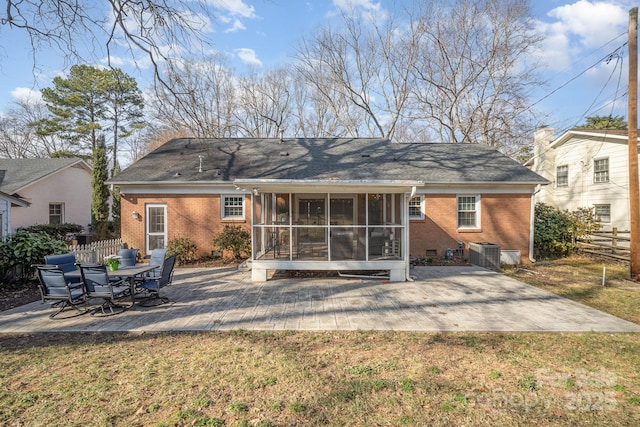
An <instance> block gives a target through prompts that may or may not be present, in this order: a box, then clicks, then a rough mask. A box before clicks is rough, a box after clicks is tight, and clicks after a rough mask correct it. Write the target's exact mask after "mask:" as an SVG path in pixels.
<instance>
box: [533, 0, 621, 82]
mask: <svg viewBox="0 0 640 427" xmlns="http://www.w3.org/2000/svg"><path fill="white" fill-rule="evenodd" d="M547 16H548V18H549V19H547V20H545V21H538V22H537V25H536V30H537V31H538V32H539V33H541V34H543V35H544V40H543V42H542V45H541V46H540V51H539V52H538V55H539V57H540V58H541V59H542V61H543V62H544V65H545V66H546V67H547V68H548V69H550V70H556V71H566V70H569V69H570V68H572V66H575V65H576V62H580V61H583V64H582V65H583V66H585V67H587V66H588V65H591V64H592V63H593V62H592V61H594V60H597V57H600V58H602V57H604V55H605V54H606V53H607V51H608V50H613V48H615V47H617V46H619V45H620V44H621V43H623V42H624V41H625V39H617V40H616V41H615V42H614V44H612V45H608V46H605V45H606V44H607V43H608V42H611V41H612V40H614V39H616V37H618V36H620V35H622V34H625V33H626V28H627V22H628V12H627V11H626V9H625V8H624V6H622V5H620V4H616V3H614V2H609V3H605V2H602V1H590V0H578V1H576V2H574V3H569V4H566V5H563V6H559V7H556V8H554V9H551V10H550V11H549V12H548V13H547ZM603 46H604V47H603ZM600 48H602V49H604V50H597V49H600ZM594 49H595V50H594ZM588 55H594V56H592V57H590V58H588V59H587V56H588ZM585 61H586V62H585Z"/></svg>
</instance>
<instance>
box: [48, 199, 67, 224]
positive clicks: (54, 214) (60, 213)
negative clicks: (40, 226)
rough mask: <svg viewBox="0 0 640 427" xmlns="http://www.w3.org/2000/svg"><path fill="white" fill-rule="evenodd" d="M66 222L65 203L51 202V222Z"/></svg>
mask: <svg viewBox="0 0 640 427" xmlns="http://www.w3.org/2000/svg"><path fill="white" fill-rule="evenodd" d="M63 222H64V205H63V204H62V203H49V224H62V223H63Z"/></svg>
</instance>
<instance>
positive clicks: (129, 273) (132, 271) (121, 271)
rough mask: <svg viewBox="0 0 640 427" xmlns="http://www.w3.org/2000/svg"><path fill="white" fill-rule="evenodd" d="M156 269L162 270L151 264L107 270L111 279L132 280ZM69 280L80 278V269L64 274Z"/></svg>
mask: <svg viewBox="0 0 640 427" xmlns="http://www.w3.org/2000/svg"><path fill="white" fill-rule="evenodd" d="M156 268H160V266H159V265H149V264H140V265H132V266H128V267H120V268H118V269H117V270H110V269H109V268H107V274H108V275H109V277H127V278H132V277H135V276H138V275H140V274H143V273H146V272H148V271H151V270H155V269H156ZM64 275H65V277H67V278H80V277H81V275H80V269H77V270H74V271H69V272H66V273H64Z"/></svg>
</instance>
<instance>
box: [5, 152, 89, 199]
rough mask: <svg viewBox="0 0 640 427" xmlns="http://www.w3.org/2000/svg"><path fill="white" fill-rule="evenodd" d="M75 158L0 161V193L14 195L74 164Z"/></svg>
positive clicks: (76, 160)
mask: <svg viewBox="0 0 640 427" xmlns="http://www.w3.org/2000/svg"><path fill="white" fill-rule="evenodd" d="M80 162H83V161H82V159H79V158H77V157H73V158H59V159H49V158H46V159H0V191H3V192H5V193H7V194H14V193H15V192H17V191H20V189H22V188H24V187H25V186H27V185H29V184H31V183H33V182H35V181H37V180H39V179H42V178H44V177H46V176H47V175H50V174H52V173H54V172H57V171H59V170H61V169H64V168H66V167H69V166H72V165H74V164H76V163H80Z"/></svg>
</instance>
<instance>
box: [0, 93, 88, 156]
mask: <svg viewBox="0 0 640 427" xmlns="http://www.w3.org/2000/svg"><path fill="white" fill-rule="evenodd" d="M48 114H49V111H48V110H47V107H46V106H45V104H44V103H42V102H40V101H39V100H35V99H17V100H15V101H14V103H13V107H12V108H10V109H9V110H8V111H7V112H6V113H5V114H4V115H3V116H0V157H4V158H8V159H17V158H36V157H52V156H57V155H64V154H78V153H77V152H76V150H77V148H76V147H74V146H73V145H72V144H69V142H68V141H65V140H63V139H61V138H58V137H57V136H55V135H50V136H45V135H39V134H38V133H37V132H36V131H35V129H34V128H33V126H32V125H33V124H34V123H36V122H38V121H40V120H42V119H44V118H45V117H47V116H48Z"/></svg>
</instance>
